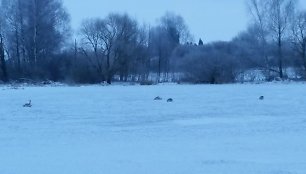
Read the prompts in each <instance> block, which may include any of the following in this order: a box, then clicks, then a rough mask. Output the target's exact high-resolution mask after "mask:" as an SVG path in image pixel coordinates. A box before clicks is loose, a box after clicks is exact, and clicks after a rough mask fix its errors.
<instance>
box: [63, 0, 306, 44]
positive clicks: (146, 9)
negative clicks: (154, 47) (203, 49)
mask: <svg viewBox="0 0 306 174" xmlns="http://www.w3.org/2000/svg"><path fill="white" fill-rule="evenodd" d="M301 1H302V3H303V5H306V0H301ZM64 3H65V6H66V8H67V9H68V11H69V13H70V14H71V18H72V26H73V28H74V29H77V28H78V27H79V26H80V23H81V21H82V20H83V19H86V18H89V17H105V16H106V15H107V14H108V13H110V12H121V13H122V12H127V13H128V14H130V15H131V16H132V17H134V18H136V19H138V21H139V22H145V23H147V24H152V25H154V24H156V21H157V19H158V18H160V17H161V16H162V15H164V14H165V13H166V12H167V11H169V12H174V13H176V14H180V15H181V16H183V17H184V19H185V21H186V23H187V25H188V26H189V29H190V31H191V33H192V34H193V35H194V37H195V39H196V40H198V38H202V39H203V40H204V42H210V41H217V40H225V41H227V40H230V39H232V38H233V37H234V36H236V35H237V34H238V33H239V32H240V31H243V30H244V29H245V28H246V27H247V23H248V19H249V14H248V12H247V9H246V3H245V0H64Z"/></svg>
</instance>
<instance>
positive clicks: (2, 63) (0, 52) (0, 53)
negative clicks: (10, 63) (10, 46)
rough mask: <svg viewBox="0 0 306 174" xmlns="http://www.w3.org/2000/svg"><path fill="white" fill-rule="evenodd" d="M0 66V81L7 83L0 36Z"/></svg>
mask: <svg viewBox="0 0 306 174" xmlns="http://www.w3.org/2000/svg"><path fill="white" fill-rule="evenodd" d="M0 64H1V70H2V80H3V81H4V82H8V74H7V69H6V63H5V59H4V45H3V38H2V36H1V35H0Z"/></svg>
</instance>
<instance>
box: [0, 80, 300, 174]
mask: <svg viewBox="0 0 306 174" xmlns="http://www.w3.org/2000/svg"><path fill="white" fill-rule="evenodd" d="M262 95H263V96H265V100H263V101H261V100H259V99H258V97H259V96H262ZM156 96H161V97H162V98H163V99H164V100H162V101H154V98H155V97H156ZM167 98H173V99H174V102H173V103H167V102H166V99H167ZM29 100H32V104H33V106H32V108H23V107H22V105H23V104H24V103H26V102H28V101H29ZM305 172H306V85H304V84H287V85H284V84H261V85H250V84H248V85H220V86H217V85H216V86H214V85H158V86H103V87H101V86H84V87H24V89H22V88H19V89H12V88H8V87H0V174H305Z"/></svg>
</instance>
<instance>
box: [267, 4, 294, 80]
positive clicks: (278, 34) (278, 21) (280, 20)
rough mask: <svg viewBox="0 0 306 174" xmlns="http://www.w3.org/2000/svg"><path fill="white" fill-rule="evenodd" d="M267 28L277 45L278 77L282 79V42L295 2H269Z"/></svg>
mask: <svg viewBox="0 0 306 174" xmlns="http://www.w3.org/2000/svg"><path fill="white" fill-rule="evenodd" d="M268 5H269V11H268V17H269V28H270V30H271V32H272V37H273V39H274V40H275V41H276V43H277V57H278V69H279V77H280V78H283V77H284V73H283V42H284V39H285V37H286V33H288V29H289V26H290V19H292V15H293V14H294V9H295V5H296V0H269V2H268Z"/></svg>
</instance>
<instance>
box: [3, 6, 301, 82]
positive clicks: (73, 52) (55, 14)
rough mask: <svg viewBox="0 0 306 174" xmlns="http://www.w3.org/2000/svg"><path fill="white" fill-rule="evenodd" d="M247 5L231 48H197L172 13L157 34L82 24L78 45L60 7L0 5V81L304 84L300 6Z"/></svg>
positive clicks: (123, 19) (108, 23) (110, 23)
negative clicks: (256, 80) (292, 81)
mask: <svg viewBox="0 0 306 174" xmlns="http://www.w3.org/2000/svg"><path fill="white" fill-rule="evenodd" d="M247 4H248V5H247V8H248V9H249V11H250V22H249V26H248V28H247V29H246V30H245V31H243V32H241V33H239V34H238V35H237V36H236V37H234V38H233V39H232V40H231V41H226V42H225V41H216V42H211V43H204V41H205V40H204V41H203V40H202V39H199V41H198V42H197V43H195V42H194V39H193V37H192V34H191V33H190V31H189V29H188V26H187V25H186V23H185V21H184V19H183V17H181V16H180V15H176V14H173V13H166V14H165V15H164V16H162V17H161V18H160V19H159V20H158V21H159V22H158V23H157V24H156V25H154V26H150V25H145V24H140V23H139V22H138V21H137V20H136V19H134V18H132V17H131V16H129V15H128V14H120V13H111V14H109V15H107V16H106V17H100V18H90V19H85V20H84V21H83V22H82V24H81V26H80V27H79V29H78V32H77V35H76V36H75V38H76V39H73V38H74V37H73V36H74V35H73V32H72V30H71V26H70V16H69V14H68V12H67V11H66V9H65V7H64V6H63V2H62V1H61V0H1V6H0V80H1V81H2V82H10V81H17V82H22V81H24V80H27V81H29V80H31V81H47V80H51V81H59V82H66V83H102V82H105V83H109V84H111V83H112V82H114V81H123V82H127V81H129V82H131V81H132V82H139V83H142V84H153V83H159V82H168V81H171V82H191V83H212V84H216V83H233V82H242V81H246V80H254V78H256V76H258V74H261V76H263V80H266V81H269V80H274V79H287V78H291V79H292V78H294V79H295V80H302V79H305V77H306V11H305V9H299V5H298V1H297V0H247ZM199 22H200V21H199ZM203 34H204V35H205V33H203ZM254 72H255V73H254ZM252 73H253V76H254V77H252ZM292 74H295V76H292Z"/></svg>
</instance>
